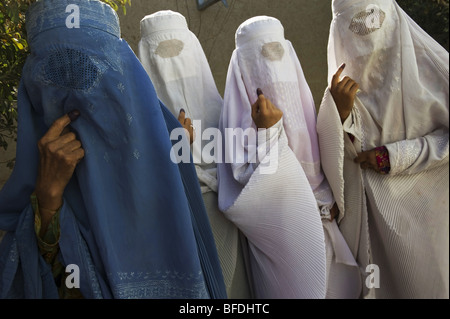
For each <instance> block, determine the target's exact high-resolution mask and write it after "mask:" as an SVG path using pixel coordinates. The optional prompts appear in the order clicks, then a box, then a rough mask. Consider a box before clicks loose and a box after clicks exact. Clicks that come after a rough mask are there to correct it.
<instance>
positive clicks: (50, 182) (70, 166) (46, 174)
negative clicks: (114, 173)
mask: <svg viewBox="0 0 450 319" xmlns="http://www.w3.org/2000/svg"><path fill="white" fill-rule="evenodd" d="M79 115H80V113H79V112H78V111H72V112H70V113H69V114H66V115H64V116H62V117H60V118H59V119H57V120H56V121H55V122H54V123H53V124H52V126H51V127H50V128H49V130H48V131H47V133H46V134H45V135H44V136H43V137H42V138H41V139H40V140H39V142H38V148H39V168H38V176H37V181H36V188H35V194H36V197H37V200H38V203H39V211H40V213H41V218H42V227H41V234H42V233H45V230H46V228H47V227H46V226H48V224H47V223H48V222H49V221H50V219H51V217H53V215H54V214H55V213H56V212H57V211H58V209H59V208H61V206H62V204H63V193H64V189H65V188H66V186H67V184H68V183H69V181H70V179H71V178H72V175H73V173H74V171H75V167H76V166H77V164H78V163H79V162H80V161H81V159H82V158H83V157H84V150H83V148H82V147H81V142H80V141H79V140H77V138H76V136H75V134H74V133H73V132H70V131H69V128H68V127H67V126H68V125H69V124H70V122H72V121H74V120H76V119H77V118H78V116H79Z"/></svg>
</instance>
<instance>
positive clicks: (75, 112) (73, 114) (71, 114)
mask: <svg viewBox="0 0 450 319" xmlns="http://www.w3.org/2000/svg"><path fill="white" fill-rule="evenodd" d="M67 115H68V116H69V118H70V121H71V122H73V121H75V120H76V119H77V118H78V117H79V116H80V111H78V110H73V111H70V112H69V113H67Z"/></svg>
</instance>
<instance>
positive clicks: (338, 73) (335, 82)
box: [331, 63, 345, 88]
mask: <svg viewBox="0 0 450 319" xmlns="http://www.w3.org/2000/svg"><path fill="white" fill-rule="evenodd" d="M344 69H345V63H342V64H341V66H340V67H339V69H338V70H337V71H336V73H335V74H334V75H333V78H332V79H331V87H332V88H333V87H336V85H338V83H339V78H340V76H341V74H342V72H343V71H344Z"/></svg>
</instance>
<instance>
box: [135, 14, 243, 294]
mask: <svg viewBox="0 0 450 319" xmlns="http://www.w3.org/2000/svg"><path fill="white" fill-rule="evenodd" d="M138 55H139V59H140V61H141V63H142V64H143V66H144V68H145V70H146V71H147V73H148V74H149V76H150V78H151V80H152V82H153V84H154V86H155V89H156V92H157V94H158V97H159V98H160V100H161V101H162V102H163V103H164V104H165V106H166V107H167V108H168V109H169V110H170V111H171V112H172V113H173V114H174V115H175V116H176V117H178V115H179V113H180V110H181V109H182V108H183V109H184V110H185V111H186V117H189V118H191V119H192V120H193V121H195V122H194V123H195V128H196V131H195V133H196V138H195V142H194V143H193V145H192V155H193V160H194V162H195V166H196V170H197V175H198V178H199V181H200V185H201V189H202V193H203V199H204V202H205V206H206V210H207V213H208V217H209V220H210V223H211V228H212V231H213V234H214V238H215V241H216V247H217V251H218V255H219V259H220V263H221V266H222V271H223V275H224V281H225V285H226V288H227V293H228V298H230V299H236V298H249V297H251V292H250V287H249V282H248V278H247V275H246V265H245V263H244V253H245V252H244V251H243V248H242V247H243V246H244V245H243V244H242V243H241V240H245V238H243V237H242V234H241V233H240V232H239V230H238V228H237V227H236V226H235V225H234V224H233V223H231V222H230V221H229V220H227V219H226V218H225V217H224V215H223V213H222V212H220V211H219V208H218V198H217V167H216V163H214V162H211V161H209V160H207V161H205V160H204V156H203V157H202V150H203V149H204V148H205V146H207V145H208V144H210V142H209V139H210V138H211V137H210V136H209V135H208V134H207V133H208V130H211V129H216V131H217V130H218V129H217V128H218V126H219V118H220V112H221V110H222V106H223V99H222V97H221V96H220V94H219V92H218V90H217V87H216V84H215V82H214V79H213V76H212V73H211V69H210V67H209V64H208V62H207V59H206V56H205V53H204V51H203V49H202V47H201V44H200V42H199V41H198V39H197V37H196V36H195V34H193V33H192V32H191V31H190V30H189V28H188V25H187V22H186V19H185V17H184V16H183V15H181V14H180V13H177V12H173V11H170V10H165V11H159V12H156V13H154V14H151V15H148V16H146V17H144V18H143V19H142V20H141V40H140V42H139V53H138ZM197 121H199V122H197ZM202 132H205V134H203V136H202ZM212 133H214V131H213V132H212ZM189 151H190V150H188V152H189ZM203 155H204V154H203ZM208 159H209V157H208ZM241 237H242V238H241ZM244 247H246V246H244Z"/></svg>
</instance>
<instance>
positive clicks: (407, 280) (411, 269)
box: [317, 0, 449, 299]
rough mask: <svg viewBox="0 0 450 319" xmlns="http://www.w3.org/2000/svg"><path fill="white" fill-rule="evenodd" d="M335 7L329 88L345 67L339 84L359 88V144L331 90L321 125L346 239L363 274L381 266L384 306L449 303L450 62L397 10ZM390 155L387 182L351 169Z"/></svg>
mask: <svg viewBox="0 0 450 319" xmlns="http://www.w3.org/2000/svg"><path fill="white" fill-rule="evenodd" d="M332 7H333V21H332V22H331V29H330V38H329V46H328V67H329V73H328V79H329V82H331V78H332V76H333V75H334V74H335V72H336V71H337V68H338V67H339V65H341V63H346V68H345V70H344V72H343V75H342V76H346V75H348V76H350V77H351V78H353V79H354V80H355V81H356V82H358V83H359V84H360V88H361V92H360V93H358V95H357V97H356V99H355V105H354V108H353V110H352V120H353V122H352V123H353V124H352V125H353V127H354V128H355V133H357V134H359V135H360V136H358V140H359V142H360V143H359V142H357V143H352V142H350V139H349V138H348V137H347V135H346V134H345V132H344V130H343V126H342V123H341V120H340V118H339V114H338V112H337V107H336V104H335V102H334V99H333V97H332V95H331V93H330V91H329V90H328V89H327V90H326V91H325V95H324V98H323V101H322V105H321V107H320V110H319V116H318V122H317V128H318V132H319V141H320V149H321V154H322V165H323V169H324V171H325V173H326V176H327V178H328V181H329V183H330V185H331V187H332V189H333V193H334V195H335V198H336V201H337V203H338V205H339V208H340V210H341V215H340V224H339V226H340V230H341V232H342V234H343V235H344V237H345V239H346V241H347V243H348V245H349V247H350V249H351V250H352V252H353V255H354V256H355V258H356V259H357V261H358V264H359V265H360V267H361V270H362V271H363V272H364V271H366V266H368V264H371V263H376V264H377V266H379V268H380V270H381V283H380V285H381V286H380V289H375V291H376V292H375V293H376V297H377V298H378V297H381V298H400V299H403V298H442V297H445V298H448V260H449V259H448V251H449V250H448V152H449V140H448V129H449V113H448V106H449V100H448V92H449V89H448V85H449V71H448V62H449V55H448V52H447V51H446V50H445V49H444V48H442V47H441V46H440V45H439V44H438V43H437V42H436V41H434V40H433V39H432V38H431V37H430V36H429V35H428V34H426V32H424V31H423V30H422V29H421V28H420V27H419V26H418V25H417V24H416V23H415V22H414V21H412V20H411V18H410V17H409V16H408V15H407V14H406V13H405V12H404V11H403V10H402V9H401V8H400V7H399V6H398V5H397V3H396V2H395V1H393V0H345V1H344V0H333V2H332ZM383 145H384V146H386V147H387V149H388V151H389V161H390V164H391V171H390V173H389V175H381V174H378V173H376V172H374V171H372V170H364V171H363V170H361V168H360V166H359V165H356V164H355V163H354V162H353V159H354V158H355V157H356V156H357V152H360V151H368V150H371V149H373V148H375V147H379V146H383ZM369 228H370V231H369ZM369 234H370V236H369ZM365 275H366V274H365ZM364 293H367V291H365V292H364Z"/></svg>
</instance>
